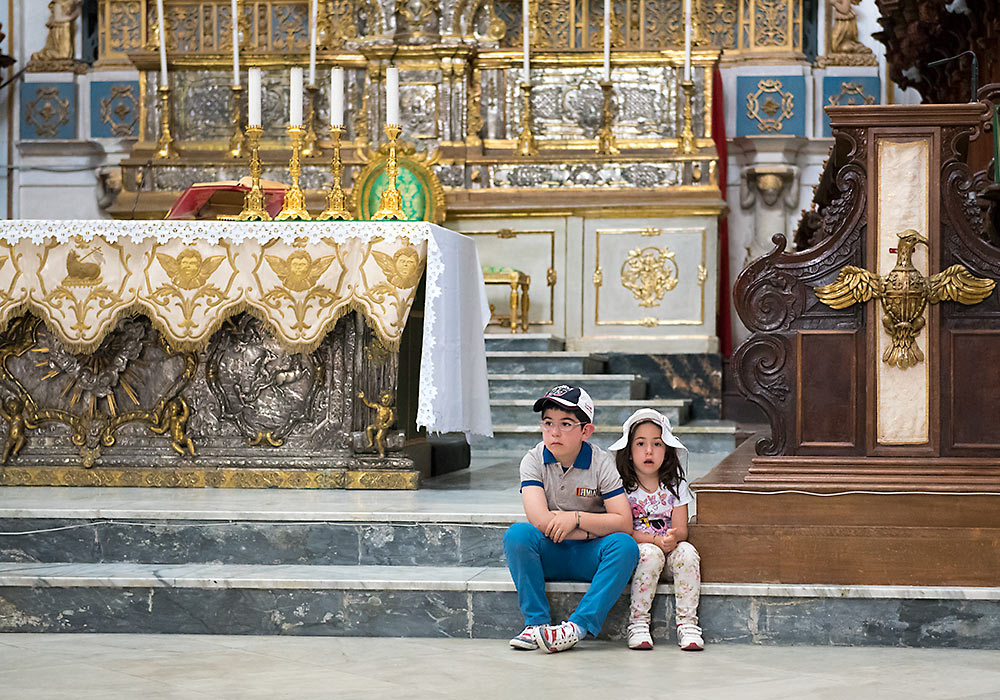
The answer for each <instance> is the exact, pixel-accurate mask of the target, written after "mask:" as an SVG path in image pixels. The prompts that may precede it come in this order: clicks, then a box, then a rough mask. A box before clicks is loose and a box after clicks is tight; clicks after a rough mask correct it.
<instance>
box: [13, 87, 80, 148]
mask: <svg viewBox="0 0 1000 700" xmlns="http://www.w3.org/2000/svg"><path fill="white" fill-rule="evenodd" d="M21 138H22V139H46V140H47V139H52V140H57V139H58V140H64V139H75V138H76V85H75V84H74V83H22V84H21Z"/></svg>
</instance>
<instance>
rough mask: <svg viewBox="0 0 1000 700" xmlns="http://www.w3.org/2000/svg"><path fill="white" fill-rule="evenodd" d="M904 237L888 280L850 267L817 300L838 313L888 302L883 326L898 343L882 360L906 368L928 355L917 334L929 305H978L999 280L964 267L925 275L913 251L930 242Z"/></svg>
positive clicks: (912, 234)
mask: <svg viewBox="0 0 1000 700" xmlns="http://www.w3.org/2000/svg"><path fill="white" fill-rule="evenodd" d="M897 235H898V236H899V247H898V249H897V253H896V266H895V267H893V268H892V270H890V271H889V274H887V275H886V276H885V277H879V276H878V275H876V274H875V273H873V272H869V271H868V270H866V269H864V268H863V267H855V266H854V265H847V266H845V267H844V268H842V269H841V271H840V274H838V275H837V279H836V280H835V281H834V282H833V283H832V284H827V285H824V286H822V287H816V288H815V292H816V296H817V297H818V298H819V300H820V301H821V302H823V303H824V304H826V305H827V306H829V307H831V308H834V309H844V308H847V307H848V306H851V305H852V304H856V303H859V302H865V301H869V300H870V299H872V298H879V299H881V300H882V311H883V314H884V315H883V316H882V325H883V326H885V330H886V332H887V333H888V334H889V337H890V338H891V340H892V342H891V344H890V345H889V347H888V348H886V350H885V353H883V355H882V361H883V362H885V363H887V364H889V365H890V366H893V367H899V368H900V369H906V368H907V367H912V366H914V365H915V364H917V363H918V362H922V361H923V359H924V354H923V353H922V352H921V351H920V348H919V347H917V340H916V339H917V336H918V335H919V334H920V331H921V329H923V327H924V325H925V323H926V321H925V320H924V316H923V313H924V307H926V306H927V304H936V303H938V302H940V301H957V302H959V303H960V304H970V305H971V304H978V303H979V302H981V301H982V300H983V299H985V298H986V297H988V296H989V295H990V293H992V291H993V288H994V287H995V286H996V282H994V281H993V280H990V279H983V278H982V277H976V276H975V275H973V274H972V273H970V272H969V270H968V269H967V268H966V267H965V266H964V265H952V266H951V267H949V268H947V269H945V270H942V271H941V272H939V273H937V274H936V275H931V276H930V277H924V276H923V275H922V274H921V273H920V271H919V270H917V268H915V267H914V266H913V262H912V261H911V258H912V257H913V249H914V248H916V247H917V245H918V244H921V243H922V244H924V245H927V239H926V238H924V237H923V236H921V235H920V234H919V233H917V232H916V231H914V230H913V229H907V230H905V231H903V232H902V233H900V234H897Z"/></svg>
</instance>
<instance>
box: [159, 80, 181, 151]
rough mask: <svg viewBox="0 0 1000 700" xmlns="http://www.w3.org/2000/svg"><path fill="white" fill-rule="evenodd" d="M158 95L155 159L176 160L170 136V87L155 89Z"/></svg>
mask: <svg viewBox="0 0 1000 700" xmlns="http://www.w3.org/2000/svg"><path fill="white" fill-rule="evenodd" d="M156 91H157V92H158V93H159V94H160V140H159V142H157V144H156V154H155V157H156V158H176V157H177V149H176V148H174V137H173V136H171V135H170V86H169V85H161V86H160V87H158V88H157V89H156Z"/></svg>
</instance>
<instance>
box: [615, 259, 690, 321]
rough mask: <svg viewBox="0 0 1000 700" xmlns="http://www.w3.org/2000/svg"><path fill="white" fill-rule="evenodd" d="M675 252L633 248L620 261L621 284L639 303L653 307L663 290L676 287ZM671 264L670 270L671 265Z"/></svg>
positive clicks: (659, 300) (661, 298) (664, 291)
mask: <svg viewBox="0 0 1000 700" xmlns="http://www.w3.org/2000/svg"><path fill="white" fill-rule="evenodd" d="M675 257H676V254H675V253H674V252H673V251H672V250H670V249H669V248H655V247H649V248H643V249H642V250H640V249H638V248H636V249H635V250H632V251H629V254H628V258H626V259H625V262H624V263H622V269H621V276H622V286H623V287H624V288H625V289H627V290H629V291H630V292H632V294H634V295H635V298H636V300H637V301H638V302H639V306H642V307H645V308H650V307H653V306H657V305H658V304H659V303H660V302H661V301H662V300H663V295H664V294H665V293H666V292H669V291H670V290H672V289H674V288H675V287H676V286H677V281H678V280H677V272H678V269H677V262H676V261H675V260H674V258H675ZM669 266H673V269H671V267H669Z"/></svg>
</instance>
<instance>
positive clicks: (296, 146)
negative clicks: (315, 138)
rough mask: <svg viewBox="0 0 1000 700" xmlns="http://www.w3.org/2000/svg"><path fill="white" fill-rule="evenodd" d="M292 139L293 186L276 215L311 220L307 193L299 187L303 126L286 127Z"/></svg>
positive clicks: (289, 170)
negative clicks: (307, 207)
mask: <svg viewBox="0 0 1000 700" xmlns="http://www.w3.org/2000/svg"><path fill="white" fill-rule="evenodd" d="M285 130H286V131H287V132H288V135H289V136H290V137H291V139H292V158H291V160H289V161H288V174H289V175H290V176H291V178H292V186H291V187H289V188H288V190H287V191H286V192H285V205H284V206H283V207H282V208H281V211H280V212H278V215H277V216H276V217H274V220H275V221H310V220H312V217H311V216H309V212H308V211H306V195H305V193H304V192H303V191H302V188H301V187H299V176H300V175H301V174H302V163H301V160H300V156H301V154H302V139H303V137H304V136H305V134H306V130H305V129H304V128H302V127H301V126H297V125H294V124H293V125H291V126H288V127H286V129H285Z"/></svg>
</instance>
